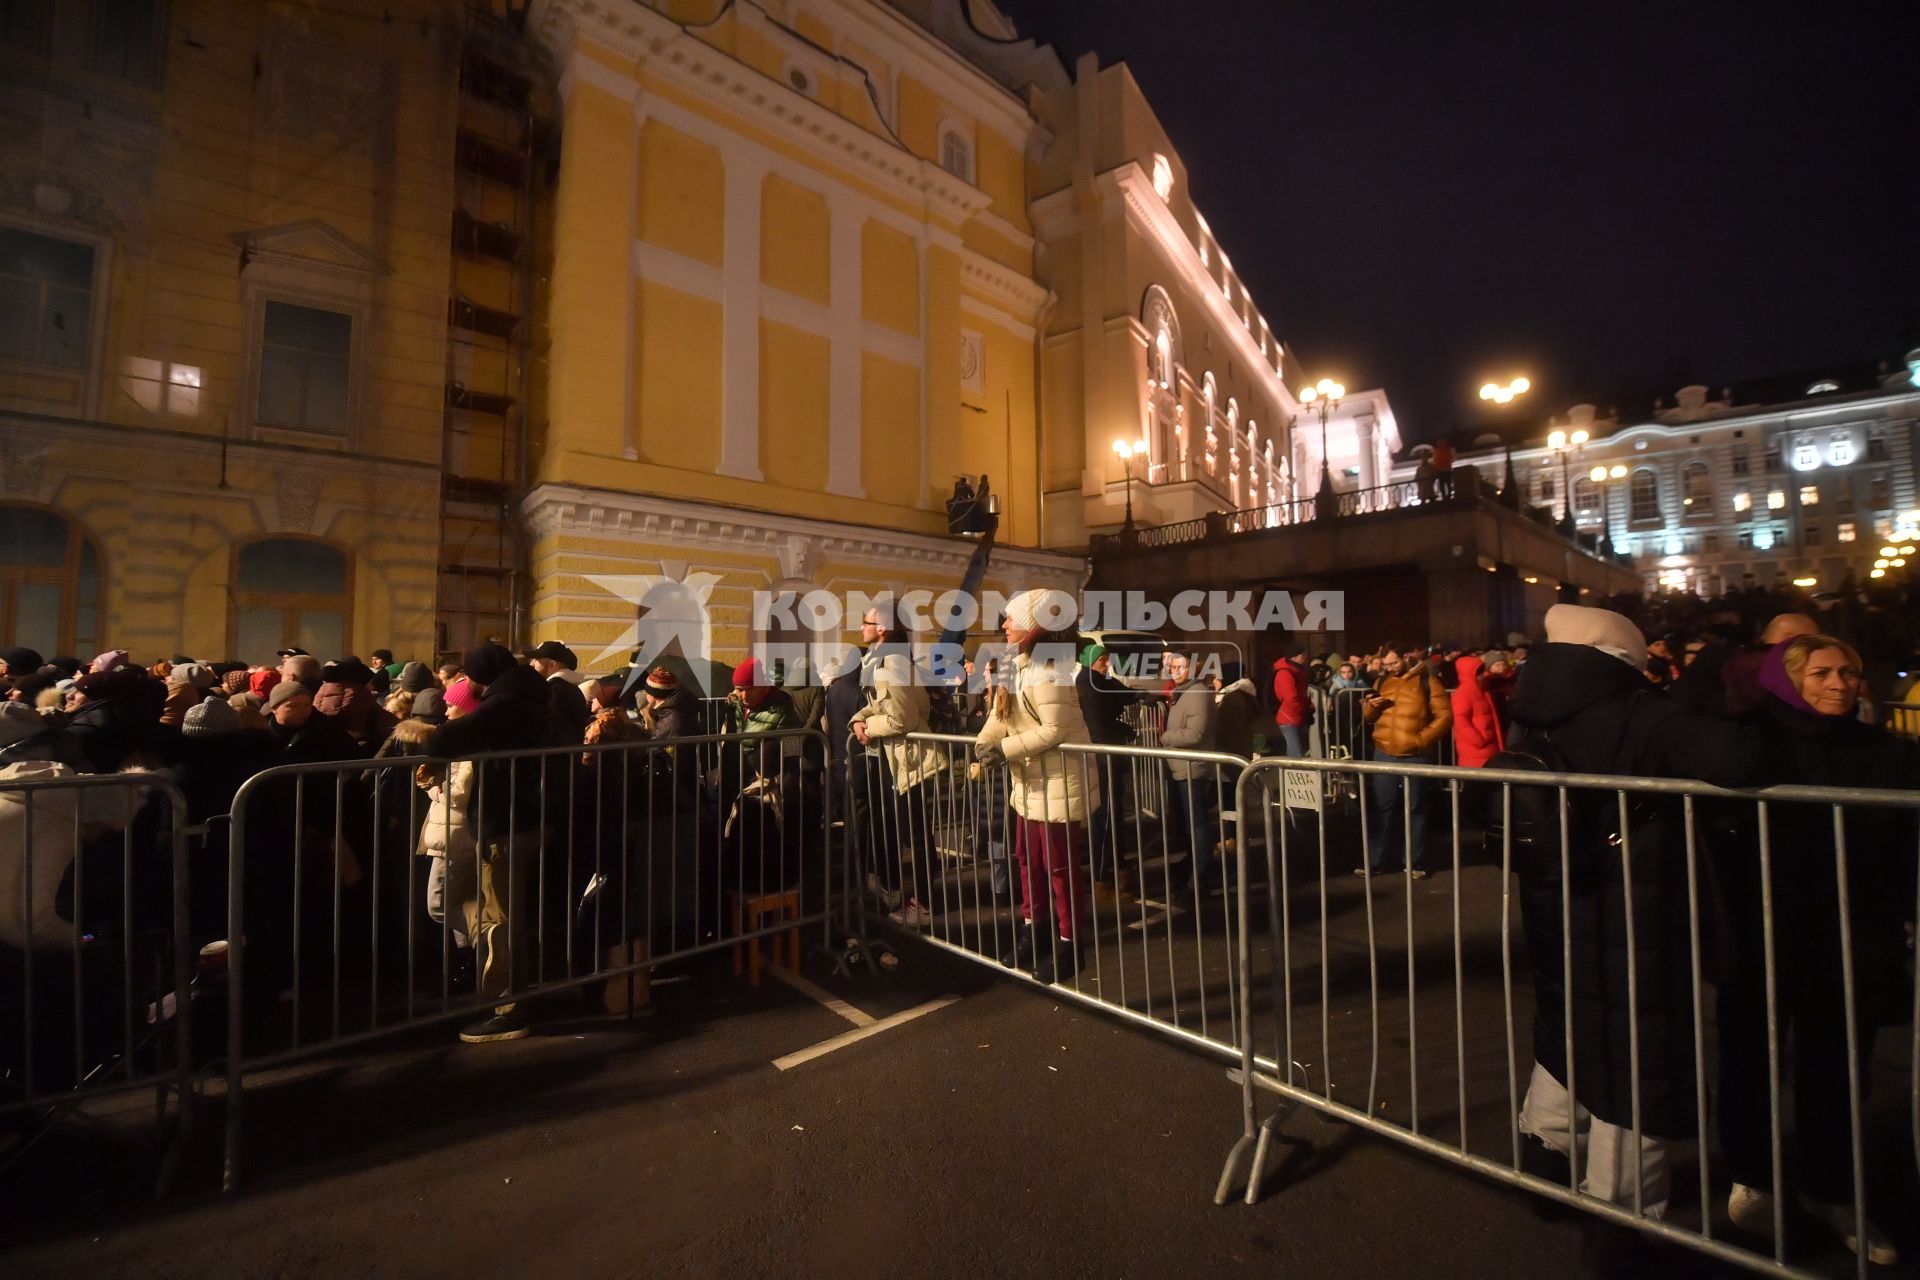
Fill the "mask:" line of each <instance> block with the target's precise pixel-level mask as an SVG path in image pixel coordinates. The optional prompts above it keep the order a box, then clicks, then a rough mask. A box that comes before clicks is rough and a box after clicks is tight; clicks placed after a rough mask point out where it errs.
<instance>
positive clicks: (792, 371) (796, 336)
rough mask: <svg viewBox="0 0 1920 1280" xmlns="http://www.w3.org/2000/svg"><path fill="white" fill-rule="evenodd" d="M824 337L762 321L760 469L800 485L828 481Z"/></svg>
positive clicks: (806, 486) (813, 485) (819, 484)
mask: <svg viewBox="0 0 1920 1280" xmlns="http://www.w3.org/2000/svg"><path fill="white" fill-rule="evenodd" d="M828 356H829V346H828V342H827V340H826V339H825V338H822V337H819V336H817V335H815V334H811V333H802V332H801V331H800V330H798V329H790V328H788V327H787V326H786V325H782V324H775V323H774V322H773V321H771V320H762V321H761V322H760V472H761V474H762V475H766V476H777V477H779V479H780V481H781V483H782V484H786V485H791V486H792V487H794V488H798V489H824V488H825V487H826V484H827V432H828V425H827V423H828V413H829V405H828V399H827V362H828Z"/></svg>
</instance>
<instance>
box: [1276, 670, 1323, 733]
mask: <svg viewBox="0 0 1920 1280" xmlns="http://www.w3.org/2000/svg"><path fill="white" fill-rule="evenodd" d="M1273 697H1274V701H1276V702H1278V703H1279V704H1280V709H1279V710H1278V711H1276V712H1274V713H1273V722H1274V723H1275V724H1280V725H1288V724H1307V723H1308V722H1310V721H1311V720H1312V719H1313V704H1312V703H1311V702H1309V701H1308V700H1307V673H1306V671H1305V669H1304V668H1302V667H1301V666H1300V664H1298V663H1296V662H1294V661H1293V660H1292V659H1290V658H1281V659H1280V660H1279V661H1278V662H1275V663H1274V664H1273Z"/></svg>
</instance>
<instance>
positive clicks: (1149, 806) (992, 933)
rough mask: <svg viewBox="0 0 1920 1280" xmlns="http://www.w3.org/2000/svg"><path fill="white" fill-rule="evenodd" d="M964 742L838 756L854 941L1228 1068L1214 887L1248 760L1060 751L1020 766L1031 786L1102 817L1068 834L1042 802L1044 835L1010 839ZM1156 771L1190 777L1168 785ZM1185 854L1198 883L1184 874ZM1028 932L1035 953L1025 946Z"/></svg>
mask: <svg viewBox="0 0 1920 1280" xmlns="http://www.w3.org/2000/svg"><path fill="white" fill-rule="evenodd" d="M887 742H891V743H892V744H893V747H892V751H891V754H890V753H889V749H888V747H887V745H886V743H887ZM903 744H904V745H903ZM973 744H974V739H972V738H971V737H962V736H956V735H944V734H911V735H908V736H907V737H906V738H904V739H900V738H895V739H890V740H879V739H876V740H874V742H873V743H872V745H869V746H868V747H866V748H865V749H862V748H861V747H860V746H859V744H858V743H857V742H850V745H849V752H850V757H849V758H850V760H851V762H852V770H853V772H852V776H851V783H850V787H849V805H848V814H847V822H848V831H849V842H850V845H851V847H852V856H853V858H854V859H855V860H856V861H857V863H858V865H859V867H860V869H861V872H862V875H861V876H860V877H858V878H857V879H859V880H860V881H861V882H863V883H864V885H865V890H864V891H863V892H858V893H856V895H855V907H856V913H857V916H858V924H859V926H860V928H861V930H862V933H863V935H864V933H865V929H866V926H867V925H868V924H876V925H881V926H883V927H885V928H886V929H888V930H889V931H891V932H893V933H894V934H896V935H901V934H904V935H906V936H912V937H918V938H920V939H922V940H924V941H926V942H928V943H930V944H932V945H934V946H937V947H940V948H942V949H943V950H947V951H952V952H957V953H959V954H962V955H965V956H968V957H969V958H972V959H975V960H981V961H985V962H987V963H991V964H999V965H1005V966H1006V967H1007V968H1008V969H1009V970H1010V971H1011V972H1013V973H1016V974H1018V975H1020V976H1023V977H1025V978H1026V979H1027V980H1029V981H1039V982H1043V983H1049V984H1051V986H1052V989H1053V992H1054V993H1055V994H1059V995H1063V996H1065V997H1067V998H1069V999H1073V1000H1077V1001H1080V1002H1083V1003H1087V1004H1091V1005H1095V1006H1098V1007H1100V1008H1102V1009H1106V1010H1108V1011H1110V1012H1113V1013H1115V1014H1117V1015H1119V1016H1120V1017H1122V1018H1125V1019H1128V1020H1130V1021H1133V1022H1137V1023H1143V1024H1146V1025H1149V1026H1151V1027H1153V1028H1154V1029H1156V1030H1158V1031H1161V1032H1164V1033H1166V1034H1169V1035H1171V1036H1173V1037H1174V1038H1176V1039H1179V1040H1182V1041H1184V1042H1186V1043H1189V1044H1193V1045H1195V1046H1198V1047H1200V1048H1203V1049H1206V1050H1208V1051H1210V1052H1213V1053H1215V1054H1218V1055H1220V1056H1222V1057H1227V1058H1231V1057H1232V1056H1233V1054H1234V1053H1235V1052H1236V1038H1235V1018H1236V1016H1237V1015H1236V1005H1235V1002H1234V999H1233V993H1234V983H1235V973H1234V970H1233V965H1232V956H1233V929H1234V920H1233V916H1232V914H1231V910H1230V908H1231V905H1232V899H1231V897H1230V896H1229V894H1228V892H1227V890H1226V888H1225V886H1226V885H1227V883H1228V881H1227V877H1228V876H1229V875H1230V874H1231V873H1233V872H1234V870H1235V868H1236V867H1237V866H1238V865H1239V864H1238V858H1239V856H1240V854H1239V848H1240V846H1241V845H1242V844H1243V843H1244V842H1243V841H1240V840H1239V838H1238V832H1239V829H1240V828H1239V822H1238V815H1237V814H1236V813H1235V812H1234V810H1233V800H1234V795H1235V790H1234V782H1235V779H1236V778H1237V776H1238V774H1239V771H1240V770H1242V769H1244V768H1245V767H1246V765H1247V762H1246V761H1245V760H1244V759H1242V758H1240V757H1238V756H1232V755H1225V754H1221V753H1217V752H1188V751H1176V750H1172V749H1169V748H1164V747H1124V746H1092V745H1067V746H1063V747H1061V748H1058V749H1057V750H1056V751H1054V752H1052V753H1049V754H1048V755H1047V756H1045V757H1042V758H1041V763H1038V764H1034V765H1032V766H1030V768H1029V773H1030V775H1031V777H1032V778H1033V779H1034V780H1035V781H1040V780H1052V781H1055V782H1064V780H1065V779H1066V778H1067V777H1068V776H1069V775H1070V776H1071V777H1072V778H1073V779H1074V781H1075V782H1076V783H1077V785H1078V787H1079V789H1080V791H1081V793H1082V794H1085V793H1086V792H1087V791H1089V790H1097V791H1098V793H1099V794H1100V796H1101V798H1102V802H1101V804H1100V806H1099V807H1098V808H1097V809H1096V810H1095V812H1094V813H1093V815H1092V817H1091V819H1090V820H1089V819H1085V818H1083V819H1081V820H1079V821H1076V822H1074V823H1072V824H1071V825H1070V826H1069V825H1068V822H1067V820H1068V811H1067V808H1066V802H1065V801H1059V802H1056V801H1054V800H1053V799H1052V798H1051V797H1049V798H1048V799H1047V800H1044V801H1043V802H1042V805H1041V809H1042V817H1043V818H1044V819H1046V820H1047V821H1048V822H1050V823H1054V824H1056V827H1057V829H1056V830H1054V831H1052V832H1050V833H1049V832H1039V831H1035V830H1034V829H1033V828H1031V827H1028V828H1026V829H1024V830H1023V824H1022V823H1021V822H1020V821H1019V819H1018V818H1017V816H1016V815H1015V813H1014V811H1013V809H1012V807H1011V805H1010V803H1009V801H1010V795H1009V791H1010V783H1011V781H1012V779H1011V776H1010V772H1009V767H1008V766H1006V765H998V766H995V767H993V768H991V769H984V768H982V767H980V766H979V765H978V764H977V763H976V762H975V760H974V756H973ZM903 752H912V753H914V755H913V756H912V757H911V758H907V757H905V756H903V755H902V754H901V753H903ZM1169 765H1175V766H1178V767H1179V768H1180V769H1182V770H1185V771H1188V772H1190V773H1191V774H1192V776H1191V778H1189V779H1172V778H1170V777H1169V776H1168V775H1169V768H1168V766H1169ZM896 768H900V769H901V770H902V772H905V773H907V774H909V775H912V776H911V777H908V778H902V777H901V776H900V775H899V774H897V773H896V772H895V770H896ZM916 779H917V780H916ZM903 784H904V785H903ZM1196 852H1198V853H1199V854H1200V856H1201V857H1202V859H1203V860H1210V861H1211V862H1212V864H1213V866H1212V869H1211V870H1210V871H1207V872H1205V873H1203V874H1196V873H1195V856H1196ZM1069 917H1070V922H1069ZM1029 922H1038V923H1037V924H1032V925H1030V923H1029ZM1030 927H1031V928H1032V929H1033V933H1032V936H1031V943H1032V945H1031V946H1030V947H1028V946H1023V943H1025V942H1027V941H1028V935H1027V934H1026V933H1025V932H1024V931H1025V930H1027V929H1029V928H1030Z"/></svg>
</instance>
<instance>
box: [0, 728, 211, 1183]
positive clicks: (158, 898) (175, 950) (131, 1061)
mask: <svg viewBox="0 0 1920 1280" xmlns="http://www.w3.org/2000/svg"><path fill="white" fill-rule="evenodd" d="M191 883H192V868H191V866H190V861H189V855H188V843H187V804H186V800H185V798H184V797H183V796H182V795H181V792H180V789H179V787H177V786H175V785H174V784H173V783H171V782H169V781H167V780H166V779H164V778H161V777H158V776H156V775H154V774H150V773H112V774H75V773H72V772H70V771H67V770H65V769H61V768H57V767H53V766H49V767H48V768H47V769H46V770H45V771H44V772H42V773H40V774H39V775H38V776H33V775H29V776H23V777H14V778H10V779H6V780H3V781H0V968H3V969H4V977H0V1001H4V1002H5V1004H6V1005H7V1006H8V1007H7V1008H6V1009H5V1011H4V1014H0V1026H4V1027H5V1028H6V1030H5V1031H4V1032H0V1072H4V1079H3V1080H0V1114H9V1115H20V1116H21V1121H20V1133H21V1138H20V1140H19V1141H18V1142H16V1143H15V1145H14V1146H13V1147H12V1148H11V1149H10V1150H9V1151H8V1152H7V1153H6V1163H8V1164H11V1163H12V1162H13V1161H14V1160H16V1159H19V1158H20V1157H22V1156H24V1155H25V1154H26V1152H27V1151H28V1150H29V1149H30V1148H31V1147H32V1146H33V1144H34V1143H35V1142H36V1141H37V1140H38V1138H39V1137H40V1136H41V1135H42V1134H44V1133H45V1132H46V1131H47V1130H48V1129H49V1128H50V1127H51V1126H52V1125H53V1124H54V1123H55V1122H56V1121H58V1120H59V1119H60V1118H61V1117H63V1116H65V1115H66V1114H68V1113H69V1112H72V1111H74V1110H75V1109H77V1108H79V1107H80V1106H82V1105H83V1104H85V1103H88V1102H91V1101H93V1100H96V1099H100V1098H102V1097H104V1096H106V1095H109V1094H117V1093H124V1092H127V1091H130V1090H135V1089H144V1088H149V1087H151V1088H152V1089H153V1090H154V1110H155V1117H154V1124H155V1135H156V1138H157V1137H158V1135H159V1134H160V1133H162V1132H163V1131H164V1130H165V1129H166V1128H167V1127H168V1099H169V1096H171V1097H172V1099H173V1100H174V1104H175V1106H176V1107H177V1109H178V1114H177V1117H176V1118H175V1119H174V1121H173V1123H172V1126H171V1127H172V1129H173V1134H172V1138H171V1141H169V1142H168V1144H167V1150H166V1154H165V1158H164V1160H163V1161H162V1164H161V1171H160V1177H159V1181H158V1188H157V1190H158V1191H159V1192H161V1193H164V1191H165V1189H166V1187H167V1186H168V1184H169V1183H170V1182H171V1181H172V1177H173V1172H174V1170H175V1168H176V1167H177V1164H178V1160H179V1156H180V1151H181V1147H182V1144H183V1143H184V1142H185V1140H186V1138H187V1135H188V1133H189V1131H190V1129H191V1124H192V1112H193V1106H192V1104H193V1096H194V1090H193V1075H194V1060H193V1019H194V1008H195V1003H196V999H197V997H199V996H200V995H201V994H202V993H201V992H200V991H199V990H197V989H196V988H197V983H196V979H195V970H194V963H193V956H192V952H191V949H190V944H189V937H190V932H189V926H188V915H189V910H190V894H191V892H192V890H191Z"/></svg>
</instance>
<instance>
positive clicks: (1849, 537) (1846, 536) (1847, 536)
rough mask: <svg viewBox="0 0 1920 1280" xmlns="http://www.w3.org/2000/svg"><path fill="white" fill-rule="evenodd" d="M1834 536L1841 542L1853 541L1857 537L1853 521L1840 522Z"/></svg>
mask: <svg viewBox="0 0 1920 1280" xmlns="http://www.w3.org/2000/svg"><path fill="white" fill-rule="evenodd" d="M1834 536H1835V537H1836V538H1838V539H1839V540H1840V541H1841V542H1852V541H1854V540H1855V538H1856V536H1857V535H1856V534H1855V532H1854V527H1853V521H1851V520H1842V521H1841V522H1840V525H1839V529H1838V531H1837V532H1836V533H1835V535H1834Z"/></svg>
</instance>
